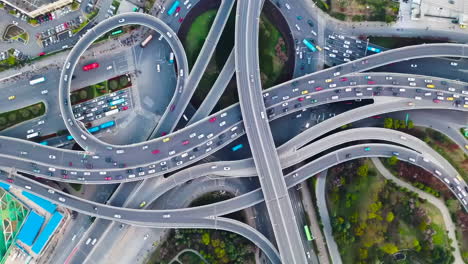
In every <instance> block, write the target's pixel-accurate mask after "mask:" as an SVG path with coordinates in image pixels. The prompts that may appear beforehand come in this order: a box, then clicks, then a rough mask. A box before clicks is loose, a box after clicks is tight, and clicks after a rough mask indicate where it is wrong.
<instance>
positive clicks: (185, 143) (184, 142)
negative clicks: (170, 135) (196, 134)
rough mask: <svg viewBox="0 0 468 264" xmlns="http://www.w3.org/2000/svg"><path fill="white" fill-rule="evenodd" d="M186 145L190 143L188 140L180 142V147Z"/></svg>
mask: <svg viewBox="0 0 468 264" xmlns="http://www.w3.org/2000/svg"><path fill="white" fill-rule="evenodd" d="M188 143H190V141H188V140H184V141H182V145H187V144H188Z"/></svg>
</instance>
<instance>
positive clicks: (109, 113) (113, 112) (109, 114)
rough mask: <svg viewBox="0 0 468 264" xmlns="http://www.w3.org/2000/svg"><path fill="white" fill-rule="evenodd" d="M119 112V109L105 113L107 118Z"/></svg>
mask: <svg viewBox="0 0 468 264" xmlns="http://www.w3.org/2000/svg"><path fill="white" fill-rule="evenodd" d="M118 112H119V109H114V110H110V111H107V112H106V113H105V115H106V116H111V115H115V114H117V113H118Z"/></svg>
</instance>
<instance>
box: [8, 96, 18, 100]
mask: <svg viewBox="0 0 468 264" xmlns="http://www.w3.org/2000/svg"><path fill="white" fill-rule="evenodd" d="M15 98H16V96H14V95H11V96H9V97H8V100H10V101H11V100H15Z"/></svg>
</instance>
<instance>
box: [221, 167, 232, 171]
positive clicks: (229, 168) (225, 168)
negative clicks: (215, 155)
mask: <svg viewBox="0 0 468 264" xmlns="http://www.w3.org/2000/svg"><path fill="white" fill-rule="evenodd" d="M223 169H224V170H225V171H228V170H231V167H224V168H223Z"/></svg>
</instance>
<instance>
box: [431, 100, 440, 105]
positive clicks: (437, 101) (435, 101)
mask: <svg viewBox="0 0 468 264" xmlns="http://www.w3.org/2000/svg"><path fill="white" fill-rule="evenodd" d="M432 101H433V102H434V103H436V104H438V103H440V100H439V99H434V100H432Z"/></svg>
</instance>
